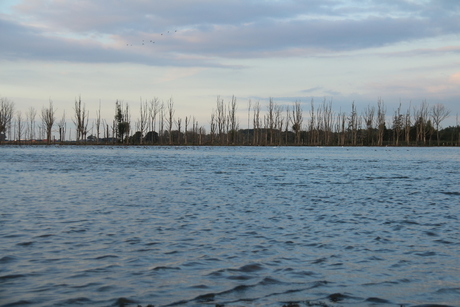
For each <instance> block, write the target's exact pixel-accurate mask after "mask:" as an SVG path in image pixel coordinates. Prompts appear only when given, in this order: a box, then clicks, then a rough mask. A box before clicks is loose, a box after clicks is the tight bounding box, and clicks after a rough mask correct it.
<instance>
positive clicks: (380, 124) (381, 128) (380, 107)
mask: <svg viewBox="0 0 460 307" xmlns="http://www.w3.org/2000/svg"><path fill="white" fill-rule="evenodd" d="M385 113H386V109H385V105H384V102H383V100H382V99H379V100H378V102H377V128H378V138H377V145H378V146H382V145H383V136H384V134H385Z"/></svg>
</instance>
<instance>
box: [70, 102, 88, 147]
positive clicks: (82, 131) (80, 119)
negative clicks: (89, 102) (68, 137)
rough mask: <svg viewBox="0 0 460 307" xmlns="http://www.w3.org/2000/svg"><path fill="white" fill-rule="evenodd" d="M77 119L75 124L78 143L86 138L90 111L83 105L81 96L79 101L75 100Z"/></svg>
mask: <svg viewBox="0 0 460 307" xmlns="http://www.w3.org/2000/svg"><path fill="white" fill-rule="evenodd" d="M74 110H75V119H74V121H73V122H74V124H75V128H76V132H77V135H76V141H77V143H78V142H79V141H80V140H84V139H85V137H86V133H87V129H88V117H89V111H86V110H85V105H82V103H81V96H80V97H78V100H75V109H74Z"/></svg>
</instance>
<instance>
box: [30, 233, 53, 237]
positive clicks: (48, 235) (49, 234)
mask: <svg viewBox="0 0 460 307" xmlns="http://www.w3.org/2000/svg"><path fill="white" fill-rule="evenodd" d="M51 236H54V234H51V233H48V234H44V235H40V236H36V237H34V238H48V237H51Z"/></svg>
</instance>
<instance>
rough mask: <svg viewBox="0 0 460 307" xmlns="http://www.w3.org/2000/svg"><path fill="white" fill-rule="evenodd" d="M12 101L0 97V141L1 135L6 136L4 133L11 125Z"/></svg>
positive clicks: (0, 139)
mask: <svg viewBox="0 0 460 307" xmlns="http://www.w3.org/2000/svg"><path fill="white" fill-rule="evenodd" d="M13 113H14V103H13V102H12V101H10V100H9V99H7V98H4V97H1V98H0V143H1V141H2V135H3V136H5V137H6V133H7V132H8V130H9V128H10V127H11V120H12V119H13Z"/></svg>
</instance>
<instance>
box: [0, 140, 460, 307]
mask: <svg viewBox="0 0 460 307" xmlns="http://www.w3.org/2000/svg"><path fill="white" fill-rule="evenodd" d="M459 150H460V149H458V148H338V147H336V148H311V147H299V148H296V147H285V148H269V147H264V148H256V147H227V148H226V147H211V148H210V147H200V148H194V147H177V148H175V147H89V146H88V147H71V146H64V147H41V146H36V147H26V146H24V147H10V146H1V147H0V157H1V161H0V204H1V212H0V213H1V215H0V305H2V306H15V305H18V306H19V305H20V306H22V305H31V306H74V305H85V306H123V305H132V306H137V305H143V306H146V305H147V304H154V305H155V306H165V305H171V304H173V305H174V306H216V304H220V305H225V306H282V305H283V304H287V303H288V302H297V303H298V304H299V306H307V305H308V304H309V306H319V305H320V304H323V306H324V305H326V304H327V305H330V306H400V305H403V306H417V305H422V304H439V305H446V306H460V222H459V216H460V214H459V213H460V212H459V211H460V209H459V208H460V184H459V183H460V151H459ZM291 305H292V304H291Z"/></svg>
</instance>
